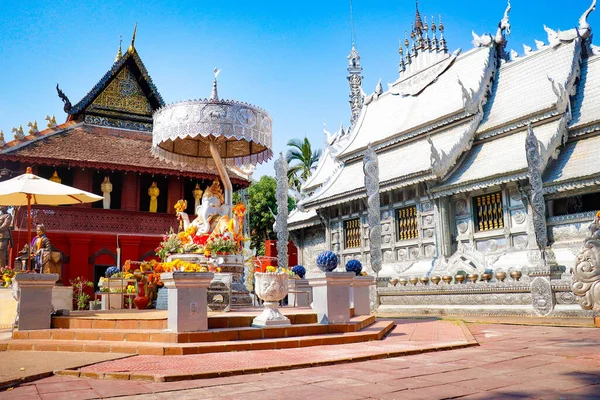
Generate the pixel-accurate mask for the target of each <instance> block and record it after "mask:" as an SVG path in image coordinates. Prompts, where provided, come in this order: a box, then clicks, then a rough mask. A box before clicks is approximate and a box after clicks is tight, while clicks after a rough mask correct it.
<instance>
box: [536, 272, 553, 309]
mask: <svg viewBox="0 0 600 400" xmlns="http://www.w3.org/2000/svg"><path fill="white" fill-rule="evenodd" d="M531 301H532V304H533V310H534V312H535V313H536V314H537V315H539V316H542V317H544V316H547V315H548V314H550V313H551V312H552V310H554V295H553V294H552V286H551V285H550V280H549V279H548V278H543V277H537V278H535V279H534V280H533V281H531Z"/></svg>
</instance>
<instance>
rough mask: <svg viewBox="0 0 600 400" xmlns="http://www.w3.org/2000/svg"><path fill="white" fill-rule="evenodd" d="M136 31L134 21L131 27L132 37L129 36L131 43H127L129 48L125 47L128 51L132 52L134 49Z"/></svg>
mask: <svg viewBox="0 0 600 400" xmlns="http://www.w3.org/2000/svg"><path fill="white" fill-rule="evenodd" d="M136 32H137V22H136V23H135V27H134V28H133V37H132V38H131V44H130V45H129V48H128V49H127V51H128V52H129V53H133V51H134V50H135V47H134V44H135V34H136Z"/></svg>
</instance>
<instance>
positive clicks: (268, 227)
mask: <svg viewBox="0 0 600 400" xmlns="http://www.w3.org/2000/svg"><path fill="white" fill-rule="evenodd" d="M276 189H277V181H276V180H275V178H273V177H272V176H267V175H263V176H262V177H261V178H260V180H259V181H258V182H254V183H252V184H251V185H250V186H249V187H248V210H247V213H248V216H249V217H248V218H249V221H250V238H251V241H252V247H254V248H255V249H256V250H257V254H258V255H264V254H265V248H264V242H265V240H269V239H277V237H276V235H275V233H274V232H273V224H274V223H275V215H274V214H276V213H277V199H276V198H275V191H276ZM294 207H295V202H294V199H292V198H291V197H289V196H288V211H291V210H293V209H294Z"/></svg>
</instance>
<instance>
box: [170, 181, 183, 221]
mask: <svg viewBox="0 0 600 400" xmlns="http://www.w3.org/2000/svg"><path fill="white" fill-rule="evenodd" d="M168 179H169V180H168V181H167V213H169V214H175V209H174V208H173V207H174V206H175V203H177V201H178V200H180V199H181V198H182V197H181V192H182V190H183V182H182V181H181V179H177V178H176V177H174V176H169V178H168Z"/></svg>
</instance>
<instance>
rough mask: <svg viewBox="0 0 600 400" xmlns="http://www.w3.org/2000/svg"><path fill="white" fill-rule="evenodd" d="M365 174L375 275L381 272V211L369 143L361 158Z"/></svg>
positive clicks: (374, 159) (376, 163) (376, 169)
mask: <svg viewBox="0 0 600 400" xmlns="http://www.w3.org/2000/svg"><path fill="white" fill-rule="evenodd" d="M363 170H364V173H365V188H366V190H367V205H368V210H367V212H368V217H369V250H370V253H371V268H372V269H373V272H375V275H376V276H378V275H379V271H381V214H380V213H381V210H380V205H379V161H378V160H377V153H375V150H373V147H372V146H371V143H369V146H368V147H367V150H366V151H365V156H364V158H363Z"/></svg>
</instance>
